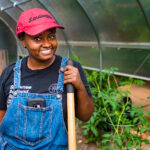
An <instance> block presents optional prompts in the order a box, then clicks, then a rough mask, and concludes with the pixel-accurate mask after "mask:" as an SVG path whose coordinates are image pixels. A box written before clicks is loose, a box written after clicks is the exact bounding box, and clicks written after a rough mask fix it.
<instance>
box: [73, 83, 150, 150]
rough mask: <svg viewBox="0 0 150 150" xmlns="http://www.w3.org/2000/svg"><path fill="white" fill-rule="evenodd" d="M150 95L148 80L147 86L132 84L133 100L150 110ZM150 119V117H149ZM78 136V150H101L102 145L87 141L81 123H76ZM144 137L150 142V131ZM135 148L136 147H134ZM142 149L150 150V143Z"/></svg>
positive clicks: (131, 95)
mask: <svg viewBox="0 0 150 150" xmlns="http://www.w3.org/2000/svg"><path fill="white" fill-rule="evenodd" d="M121 88H122V89H125V90H126V89H127V86H124V87H121ZM148 96H150V82H148V83H147V84H146V85H145V86H136V85H132V87H131V89H130V98H131V99H132V102H133V103H134V104H135V105H136V106H139V105H140V104H142V105H143V110H144V111H149V112H150V99H148V98H147V97H148ZM148 119H149V121H150V117H149V118H148ZM76 136H77V148H78V149H77V150H101V149H100V147H97V146H96V145H95V144H94V143H86V142H85V140H86V138H85V137H84V136H83V130H82V128H81V127H80V125H79V124H77V125H76ZM142 138H143V139H147V140H149V142H150V133H148V134H143V135H142ZM132 150H135V149H132ZM142 150H150V145H145V144H143V145H142Z"/></svg>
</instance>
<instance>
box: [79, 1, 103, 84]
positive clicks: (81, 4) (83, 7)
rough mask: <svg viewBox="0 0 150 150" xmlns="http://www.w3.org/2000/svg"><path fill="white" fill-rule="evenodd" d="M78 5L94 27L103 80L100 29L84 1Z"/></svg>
mask: <svg viewBox="0 0 150 150" xmlns="http://www.w3.org/2000/svg"><path fill="white" fill-rule="evenodd" d="M77 3H78V4H79V6H80V7H81V8H82V10H83V12H84V14H85V15H86V16H87V18H88V20H89V22H90V24H91V26H92V28H93V30H94V32H95V35H96V38H97V43H98V48H99V59H100V60H99V63H100V64H99V65H100V70H99V71H100V78H101V76H102V74H101V70H102V49H101V44H100V37H99V34H98V33H99V31H98V28H97V26H96V24H95V21H94V19H93V18H92V16H91V15H90V14H89V13H88V10H87V9H86V8H85V6H84V4H83V3H82V1H81V0H77ZM100 86H101V87H102V82H101V85H100Z"/></svg>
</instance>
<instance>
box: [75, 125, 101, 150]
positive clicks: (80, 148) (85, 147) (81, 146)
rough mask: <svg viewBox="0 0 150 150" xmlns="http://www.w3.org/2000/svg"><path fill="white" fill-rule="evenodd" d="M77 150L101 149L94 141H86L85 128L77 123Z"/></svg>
mask: <svg viewBox="0 0 150 150" xmlns="http://www.w3.org/2000/svg"><path fill="white" fill-rule="evenodd" d="M76 138H77V139H76V140H77V150H100V148H98V147H97V146H96V145H95V144H94V143H86V142H85V140H86V138H85V137H84V136H83V130H82V128H81V127H80V125H78V124H77V125H76Z"/></svg>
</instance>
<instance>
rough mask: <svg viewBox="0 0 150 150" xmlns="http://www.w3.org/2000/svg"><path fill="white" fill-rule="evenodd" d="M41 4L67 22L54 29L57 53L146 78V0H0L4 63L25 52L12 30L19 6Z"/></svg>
mask: <svg viewBox="0 0 150 150" xmlns="http://www.w3.org/2000/svg"><path fill="white" fill-rule="evenodd" d="M34 7H38V8H44V9H46V10H48V11H49V12H50V13H51V14H52V15H53V16H54V17H55V19H56V21H57V23H59V24H61V25H63V26H65V30H64V31H61V30H59V29H58V30H57V39H58V44H59V46H58V49H57V53H58V54H60V55H62V56H66V57H72V56H79V57H80V59H81V64H82V65H83V66H84V67H85V68H88V69H91V70H97V71H103V70H104V69H105V68H110V67H116V68H118V69H119V71H118V72H115V74H117V75H122V76H131V77H135V78H139V79H144V80H150V71H148V70H149V67H150V15H149V14H150V1H149V0H126V1H122V0H115V1H112V0H65V1H62V0H1V1H0V51H7V52H6V53H7V55H8V57H7V59H8V61H7V63H11V62H13V61H16V59H19V58H20V57H24V56H26V55H27V51H26V50H25V49H24V48H23V47H22V46H21V44H20V42H19V41H18V39H17V38H16V36H15V26H16V22H17V20H18V17H19V16H20V14H21V12H22V11H24V10H27V9H30V8H34Z"/></svg>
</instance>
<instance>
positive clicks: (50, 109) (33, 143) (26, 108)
mask: <svg viewBox="0 0 150 150" xmlns="http://www.w3.org/2000/svg"><path fill="white" fill-rule="evenodd" d="M52 108H53V107H52V105H51V106H48V107H46V108H44V109H43V108H42V109H41V108H40V109H39V108H32V107H28V106H23V105H21V104H18V108H17V121H16V131H15V136H16V137H17V138H18V139H20V140H22V141H24V142H25V143H28V144H30V145H32V146H33V145H36V144H38V143H40V142H41V141H43V140H46V139H48V138H50V137H51V128H50V129H49V130H50V131H49V136H47V137H45V138H42V139H40V137H41V135H40V134H42V127H40V130H41V131H40V132H41V133H39V140H38V141H36V142H30V141H27V140H25V131H26V125H25V126H24V127H23V128H24V133H23V138H22V137H20V136H19V135H18V134H17V130H18V126H19V125H18V124H19V110H20V109H23V111H24V116H25V122H27V115H26V111H27V110H31V111H38V112H39V111H41V112H42V114H43V115H42V118H44V112H46V111H50V112H49V115H50V121H49V127H50V125H51V123H52ZM42 120H43V121H42V122H41V124H42V126H43V122H44V119H42ZM25 124H26V123H25ZM40 126H41V125H40Z"/></svg>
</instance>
